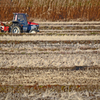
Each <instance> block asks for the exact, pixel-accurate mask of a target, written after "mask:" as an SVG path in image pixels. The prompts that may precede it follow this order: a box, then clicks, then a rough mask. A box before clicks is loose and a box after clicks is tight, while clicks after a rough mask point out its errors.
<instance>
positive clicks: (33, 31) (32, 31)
mask: <svg viewBox="0 0 100 100" xmlns="http://www.w3.org/2000/svg"><path fill="white" fill-rule="evenodd" d="M29 33H37V31H36V30H30V31H29Z"/></svg>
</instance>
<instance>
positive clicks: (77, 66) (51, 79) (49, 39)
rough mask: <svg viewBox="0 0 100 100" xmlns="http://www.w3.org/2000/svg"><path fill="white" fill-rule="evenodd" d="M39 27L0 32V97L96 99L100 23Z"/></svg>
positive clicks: (99, 81)
mask: <svg viewBox="0 0 100 100" xmlns="http://www.w3.org/2000/svg"><path fill="white" fill-rule="evenodd" d="M39 25H40V32H39V33H37V34H28V33H22V34H11V33H1V34H0V100H99V99H100V32H99V27H100V23H99V22H91V23H90V22H77V23H76V22H71V23H70V22H68V23H65V22H62V23H58V22H55V23H53V22H48V23H47V22H46V23H42V22H40V23H39ZM60 25H61V26H62V29H59V27H60ZM78 25H79V26H80V27H76V26H78ZM86 25H87V26H86ZM67 26H68V27H69V28H68V27H67ZM63 28H64V29H65V30H69V29H70V30H71V29H72V28H73V29H72V32H71V31H70V32H68V31H63V30H64V29H63ZM83 29H84V30H92V29H95V30H97V31H96V32H95V31H88V32H87V31H86V32H84V31H82V30H83ZM44 30H46V31H44ZM49 30H52V31H51V32H49ZM55 30H57V31H55ZM59 30H62V31H61V32H59ZM73 30H77V31H78V32H77V31H76V32H74V31H73ZM80 30H81V31H80ZM54 31H55V32H54Z"/></svg>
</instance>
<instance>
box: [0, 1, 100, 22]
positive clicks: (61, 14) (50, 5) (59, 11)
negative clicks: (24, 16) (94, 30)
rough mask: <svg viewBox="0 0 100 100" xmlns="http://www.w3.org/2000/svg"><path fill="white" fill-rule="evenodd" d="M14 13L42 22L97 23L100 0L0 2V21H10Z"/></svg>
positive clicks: (99, 13)
mask: <svg viewBox="0 0 100 100" xmlns="http://www.w3.org/2000/svg"><path fill="white" fill-rule="evenodd" d="M14 12H22V13H28V15H29V16H30V17H29V18H33V19H40V20H42V21H46V20H48V21H58V20H59V21H69V20H75V21H77V20H78V21H92V20H93V21H98V20H100V0H0V21H9V20H12V16H13V13H14Z"/></svg>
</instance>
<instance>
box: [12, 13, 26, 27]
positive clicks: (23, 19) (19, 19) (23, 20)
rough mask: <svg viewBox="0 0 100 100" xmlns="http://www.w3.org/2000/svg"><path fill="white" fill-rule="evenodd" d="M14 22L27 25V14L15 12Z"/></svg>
mask: <svg viewBox="0 0 100 100" xmlns="http://www.w3.org/2000/svg"><path fill="white" fill-rule="evenodd" d="M13 22H18V23H20V24H21V25H23V26H27V14H23V13H14V17H13Z"/></svg>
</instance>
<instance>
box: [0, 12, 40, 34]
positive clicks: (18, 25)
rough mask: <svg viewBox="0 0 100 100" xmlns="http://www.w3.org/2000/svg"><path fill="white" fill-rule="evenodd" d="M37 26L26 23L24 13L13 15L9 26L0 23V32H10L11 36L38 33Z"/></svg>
mask: <svg viewBox="0 0 100 100" xmlns="http://www.w3.org/2000/svg"><path fill="white" fill-rule="evenodd" d="M38 28H39V24H37V23H33V22H28V21H27V14H24V13H14V17H13V21H12V24H11V25H10V26H7V25H5V24H4V23H1V26H0V30H1V32H6V31H8V32H10V33H13V34H19V33H22V32H28V33H36V32H38V31H39V30H38Z"/></svg>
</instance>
